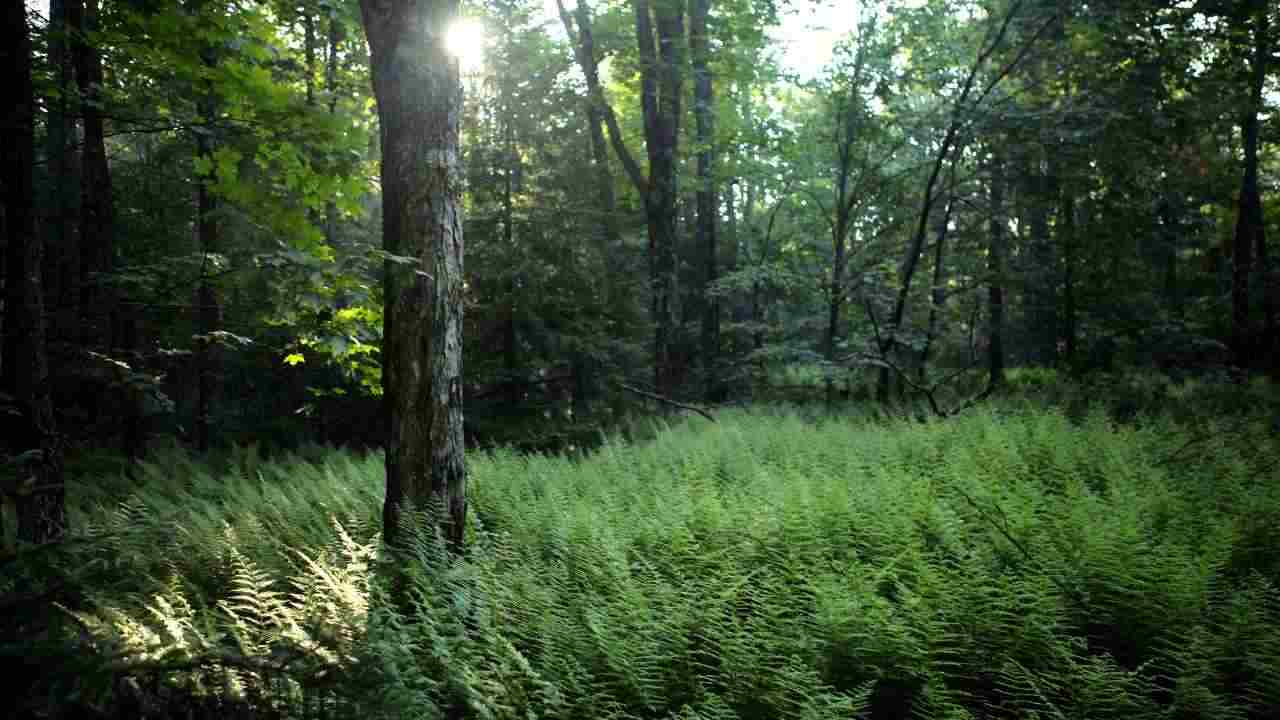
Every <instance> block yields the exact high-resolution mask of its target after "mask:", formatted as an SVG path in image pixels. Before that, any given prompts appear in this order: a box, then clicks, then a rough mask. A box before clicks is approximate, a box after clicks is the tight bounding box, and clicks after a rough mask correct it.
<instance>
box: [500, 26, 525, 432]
mask: <svg viewBox="0 0 1280 720" xmlns="http://www.w3.org/2000/svg"><path fill="white" fill-rule="evenodd" d="M510 40H511V39H510V38H507V42H508V44H509V43H510ZM503 95H504V98H503V101H504V102H503V105H504V107H503V112H502V116H501V118H500V119H499V122H500V123H502V126H503V127H502V147H503V169H502V241H503V247H505V248H506V252H507V253H509V257H511V258H515V257H516V254H515V253H516V244H515V214H514V211H515V202H514V198H515V175H516V173H517V172H519V170H518V169H517V167H516V165H517V163H519V162H520V158H519V156H518V155H517V154H516V148H515V129H514V127H513V126H512V123H511V115H512V113H511V107H510V98H509V97H505V96H506V95H507V86H505V85H504V86H503ZM507 272H508V275H507V281H506V295H507V298H506V307H505V308H504V309H503V315H504V317H503V328H502V369H503V372H504V373H505V374H506V382H507V403H508V405H509V406H510V407H513V408H514V407H515V406H516V405H517V404H518V403H519V402H520V395H521V392H522V389H521V384H520V383H518V382H517V378H516V373H517V369H518V368H519V365H520V338H519V335H518V334H517V333H516V272H517V269H516V267H511V268H509V269H508V271H507Z"/></svg>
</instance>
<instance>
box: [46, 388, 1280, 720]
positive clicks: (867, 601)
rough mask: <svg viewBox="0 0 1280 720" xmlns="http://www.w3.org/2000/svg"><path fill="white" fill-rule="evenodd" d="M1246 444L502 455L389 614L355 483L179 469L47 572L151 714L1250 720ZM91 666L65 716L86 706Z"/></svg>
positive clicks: (421, 560) (1278, 575)
mask: <svg viewBox="0 0 1280 720" xmlns="http://www.w3.org/2000/svg"><path fill="white" fill-rule="evenodd" d="M1189 392H1194V393H1199V394H1200V395H1201V396H1205V397H1207V396H1209V395H1211V394H1212V393H1211V392H1209V393H1206V392H1205V391H1204V389H1199V390H1196V389H1191V390H1189ZM1269 423H1270V419H1269V418H1265V417H1261V416H1259V415H1258V414H1257V413H1252V412H1251V413H1246V414H1244V415H1240V416H1237V417H1234V418H1221V419H1218V420H1214V421H1212V422H1210V424H1209V425H1208V426H1206V427H1196V426H1192V425H1190V424H1188V423H1186V422H1181V421H1177V420H1173V419H1170V418H1167V417H1160V416H1157V415H1147V414H1142V415H1139V416H1137V417H1136V418H1134V420H1133V421H1132V423H1131V424H1123V425H1122V424H1117V423H1116V422H1115V421H1114V420H1112V419H1111V418H1109V417H1108V415H1107V414H1106V413H1105V412H1104V411H1103V410H1102V408H1100V407H1097V406H1093V407H1083V406H1081V407H1078V408H1076V409H1075V410H1073V411H1072V412H1071V415H1068V414H1064V412H1063V411H1062V410H1061V409H1054V408H1046V407H1045V406H1043V405H1042V404H1040V403H1038V402H1035V401H1031V400H1024V401H1008V402H1003V403H1000V404H997V405H995V406H992V407H990V408H989V409H987V410H984V411H982V412H977V413H972V414H968V415H966V416H964V417H962V418H957V419H954V420H949V421H946V422H927V423H923V424H921V423H919V422H915V421H901V420H885V421H874V420H870V419H868V418H864V417H855V416H839V417H837V416H826V417H810V418H804V417H802V416H799V415H797V414H795V412H794V411H788V410H781V409H780V410H776V411H757V412H753V413H747V412H736V413H730V414H722V415H721V420H720V422H719V423H717V424H709V423H705V422H703V421H701V420H691V421H685V422H681V423H679V424H677V425H675V426H672V427H669V428H666V427H663V428H660V429H659V430H658V431H657V432H656V434H653V435H652V437H650V438H649V439H643V438H639V437H638V438H637V439H636V440H634V441H632V442H628V441H624V440H621V439H613V440H609V441H607V442H606V443H605V444H604V445H603V446H602V447H601V449H600V450H599V451H598V452H597V453H595V454H593V455H592V456H591V457H589V458H586V459H581V460H572V459H568V458H563V457H551V456H525V455H519V454H516V453H513V452H510V451H495V452H493V453H489V454H485V455H481V456H478V457H474V458H473V459H472V464H471V468H472V473H473V475H472V477H473V482H474V486H473V493H472V495H473V497H472V512H473V513H474V517H473V522H472V524H471V527H472V530H471V532H472V536H471V538H470V542H469V546H468V547H469V549H468V551H467V553H466V555H465V556H464V557H459V558H451V557H449V555H448V553H447V552H446V551H445V550H444V547H443V546H442V545H441V544H440V543H439V541H437V540H435V539H433V538H434V536H433V534H432V533H430V532H429V531H428V532H426V533H421V532H419V533H417V534H416V535H415V537H416V538H417V541H416V543H415V544H414V545H413V548H412V550H411V552H412V553H414V554H415V562H414V563H413V564H412V565H411V567H412V568H413V571H412V572H411V574H410V578H411V581H410V582H411V585H410V586H409V587H408V588H407V590H405V589H402V590H396V589H395V588H393V587H391V586H388V585H386V583H385V582H384V581H383V580H382V579H380V577H379V576H378V575H377V574H376V573H375V569H376V567H377V565H378V560H377V558H378V557H379V555H380V551H379V540H378V533H377V517H378V501H379V498H380V491H381V484H382V465H381V461H380V458H379V457H378V456H376V455H370V456H363V457H361V456H353V455H351V454H349V453H339V452H332V451H320V450H316V451H308V452H307V453H306V454H303V455H296V456H289V457H283V458H278V459H273V460H265V459H263V458H261V457H260V456H259V455H258V454H257V453H255V452H254V451H253V450H251V449H250V450H243V451H239V452H237V453H235V454H233V455H229V456H227V457H226V458H224V459H223V461H222V462H221V463H220V464H219V466H218V467H217V468H215V467H213V466H210V465H209V464H207V463H204V462H200V461H196V460H194V459H193V458H191V457H190V456H189V455H187V454H186V453H184V452H181V451H178V450H174V451H169V452H164V453H160V454H158V456H157V457H156V458H155V459H154V460H153V461H149V462H148V463H146V464H145V465H144V466H143V468H142V472H141V473H140V474H139V477H138V478H137V479H136V480H132V481H131V480H127V479H124V478H120V479H119V480H118V481H117V484H116V486H115V487H112V488H111V489H109V490H107V489H105V488H102V487H101V486H100V485H99V488H98V489H97V490H95V491H94V492H92V493H80V492H77V493H76V494H75V496H76V497H80V498H82V500H81V501H80V502H79V503H78V504H77V510H76V515H77V519H78V521H79V522H78V523H77V526H78V527H81V528H84V530H83V533H84V535H83V539H85V540H87V541H88V542H85V543H83V544H81V545H77V546H76V547H75V549H71V550H67V551H66V555H65V556H64V557H63V558H62V559H61V563H62V566H63V567H64V568H65V569H66V570H68V571H75V572H83V571H85V570H86V569H87V570H88V571H89V572H93V573H99V574H101V575H102V577H103V578H104V579H103V580H102V581H100V582H95V583H94V585H93V588H94V589H93V590H92V591H90V592H89V594H88V596H87V597H86V598H84V604H83V605H82V606H81V607H79V608H78V609H77V610H76V611H75V613H74V615H75V617H76V620H77V622H78V623H81V624H82V627H83V628H84V632H85V636H84V640H83V642H91V643H92V644H93V645H94V646H95V647H97V648H98V649H99V650H101V651H104V653H105V654H106V656H108V657H110V658H112V662H111V665H110V667H111V669H113V670H114V671H115V672H119V671H120V669H121V668H122V667H132V668H134V672H136V673H137V675H138V676H139V677H148V675H147V674H146V673H147V668H166V667H168V668H172V669H173V671H172V672H171V673H170V674H169V675H167V676H165V681H164V682H163V683H161V684H159V685H155V686H152V685H150V684H143V685H142V686H141V689H139V690H137V691H136V694H137V695H138V696H139V697H140V699H139V700H138V702H140V703H143V706H144V707H145V703H146V702H147V701H151V702H154V703H157V704H158V703H160V700H161V699H162V698H164V697H166V693H167V692H170V693H172V692H177V690H178V689H182V692H183V693H191V694H195V695H196V696H200V695H203V694H209V695H226V696H229V697H232V698H240V699H245V698H248V699H253V698H255V697H258V695H256V694H255V693H256V692H259V691H261V690H263V689H264V688H263V687H262V683H265V682H266V681H267V680H272V681H273V682H275V685H273V686H272V687H271V688H269V690H270V693H269V695H268V696H269V697H271V698H272V699H273V700H274V701H275V702H282V701H284V700H287V699H288V698H290V697H297V698H301V697H305V696H306V695H307V694H308V693H310V694H311V695H312V696H318V697H329V695H328V693H336V697H338V698H341V700H342V702H346V703H353V704H354V705H343V706H342V707H347V708H351V707H353V706H354V707H358V708H359V712H360V714H361V716H363V717H436V716H457V715H455V714H453V713H455V712H457V711H459V708H461V709H462V710H461V711H462V713H463V716H467V717H513V718H514V717H563V718H596V717H656V718H657V717H686V718H694V717H706V718H710V717H724V718H729V717H742V718H776V717H812V718H818V717H831V718H836V717H840V718H847V717H854V716H859V717H869V718H889V717H907V716H910V717H937V718H962V717H1008V718H1025V717H1116V718H1120V717H1123V718H1171V717H1206V718H1208V717H1213V718H1231V717H1237V718H1264V717H1272V716H1273V713H1274V711H1275V710H1276V709H1277V708H1280V656H1277V654H1276V648H1277V647H1280V636H1277V635H1276V633H1277V628H1278V627H1280V564H1277V558H1276V555H1275V553H1274V552H1273V548H1274V547H1275V546H1276V543H1277V542H1280V536H1277V528H1280V494H1277V485H1276V483H1275V482H1274V477H1275V474H1274V473H1275V468H1276V463H1277V462H1280V446H1278V445H1277V444H1276V440H1275V434H1274V432H1273V428H1271V427H1270V424H1269ZM1228 429H1230V432H1226V431H1227V430H1228ZM637 431H638V430H637ZM643 434H647V433H642V435H643ZM77 489H79V488H77ZM396 592H408V593H409V596H410V597H411V598H412V602H411V603H410V604H409V606H408V608H409V609H408V610H406V609H404V607H405V606H402V605H400V604H398V603H396V602H394V601H393V599H392V598H393V595H394V593H396ZM51 662H58V663H68V662H72V661H71V660H69V659H68V658H67V657H64V656H59V655H56V654H55V655H54V656H53V657H52V659H51ZM100 662H103V661H101V660H98V659H96V658H95V659H92V660H90V659H87V658H85V657H84V656H80V657H79V659H78V660H76V661H75V662H73V663H72V665H70V666H67V667H68V668H69V667H77V668H78V671H77V672H76V673H68V672H61V673H58V674H56V675H55V676H54V677H55V678H56V683H55V684H56V685H57V687H56V693H57V696H58V697H62V698H70V697H76V698H81V699H82V701H86V702H87V701H88V700H89V699H91V698H93V697H95V695H94V692H95V691H97V692H103V691H104V690H105V688H103V687H95V685H94V679H95V678H97V677H99V676H100V674H101V673H103V672H104V669H105V668H104V667H103V666H101V665H99V664H98V663H100ZM278 668H287V672H285V671H283V670H278ZM282 677H283V678H291V679H290V680H287V681H285V680H281V678H282ZM108 687H109V686H108ZM291 688H292V689H291ZM183 697H184V698H186V695H185V694H184V695H183ZM186 701H187V702H190V700H189V699H187V700H186ZM37 702H39V701H38V700H37ZM299 702H300V701H299ZM315 702H316V703H319V702H320V701H319V700H316V701H315ZM160 706H161V707H162V705H160ZM295 707H296V709H295V710H294V712H297V713H299V714H304V715H305V713H306V708H307V705H305V704H301V703H300V704H299V705H297V706H295ZM314 707H319V705H315V706H314ZM335 712H336V714H335V715H333V716H335V717H340V716H345V715H344V714H343V712H341V711H335Z"/></svg>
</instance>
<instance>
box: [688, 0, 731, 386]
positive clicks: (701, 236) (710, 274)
mask: <svg viewBox="0 0 1280 720" xmlns="http://www.w3.org/2000/svg"><path fill="white" fill-rule="evenodd" d="M710 12H711V0H692V11H691V17H690V28H689V30H690V36H689V46H690V50H691V51H692V53H693V74H694V114H695V121H696V125H697V142H698V193H697V205H698V219H697V230H696V235H697V246H698V247H699V248H702V250H703V252H704V253H705V257H704V262H705V263H706V264H705V267H704V276H703V303H704V304H703V317H702V366H703V372H704V373H705V375H706V390H705V391H706V396H707V399H708V400H712V401H715V400H718V399H720V397H721V396H722V395H723V393H722V391H721V383H720V381H719V379H718V378H717V376H716V371H717V367H716V365H717V362H718V361H719V356H720V300H719V299H718V298H717V297H715V296H714V295H712V294H711V292H710V290H711V286H712V285H713V284H714V283H715V281H716V279H717V278H718V277H719V272H718V267H717V266H718V264H719V263H718V261H719V253H720V249H719V247H718V245H717V242H718V241H717V238H716V217H717V216H718V215H719V213H720V207H719V203H718V202H717V193H716V188H715V178H714V176H713V173H712V169H713V167H712V166H713V163H714V160H715V158H714V151H713V145H714V143H715V133H714V120H715V115H714V108H713V103H714V100H715V98H714V96H713V92H712V79H711V68H710V67H708V64H707V61H708V56H709V54H710V48H709V41H708V37H707V16H708V15H709V14H710Z"/></svg>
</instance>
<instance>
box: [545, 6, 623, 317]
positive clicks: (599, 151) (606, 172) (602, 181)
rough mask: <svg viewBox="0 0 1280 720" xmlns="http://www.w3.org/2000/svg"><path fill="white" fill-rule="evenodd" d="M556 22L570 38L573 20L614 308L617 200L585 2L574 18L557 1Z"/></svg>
mask: <svg viewBox="0 0 1280 720" xmlns="http://www.w3.org/2000/svg"><path fill="white" fill-rule="evenodd" d="M557 5H558V7H559V9H560V19H561V21H562V22H563V23H564V29H565V33H566V34H567V35H568V36H569V37H570V38H574V37H575V33H574V25H575V18H576V25H577V33H576V42H575V43H574V54H575V57H576V58H577V60H578V66H579V67H580V68H581V69H582V73H583V75H584V76H585V77H586V78H587V89H588V97H587V130H588V132H589V135H590V137H591V163H592V167H593V168H594V169H595V174H596V185H597V187H596V192H597V193H598V195H597V203H598V204H599V206H600V226H599V228H598V230H597V233H596V241H597V243H598V245H599V248H600V254H601V259H602V260H603V263H604V268H605V278H604V283H605V301H606V304H607V305H608V306H609V307H613V306H614V299H615V295H614V293H615V292H616V287H615V285H616V283H617V281H618V278H619V275H620V274H621V272H622V266H621V263H620V261H621V253H620V251H621V236H622V233H621V232H620V231H619V229H618V200H617V195H616V193H615V191H614V187H613V171H612V170H611V169H610V167H609V146H608V143H607V142H606V140H605V135H604V125H605V122H606V112H608V109H607V107H606V106H605V105H604V102H603V99H604V96H603V95H602V94H601V93H602V90H601V88H600V72H599V68H598V67H597V63H596V49H595V36H594V35H593V34H592V32H591V15H590V13H589V12H588V10H587V6H586V2H585V0H578V5H577V8H576V9H575V11H574V13H575V14H574V16H572V17H571V16H570V15H569V12H568V10H566V9H565V7H564V3H563V0H557Z"/></svg>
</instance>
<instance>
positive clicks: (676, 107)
mask: <svg viewBox="0 0 1280 720" xmlns="http://www.w3.org/2000/svg"><path fill="white" fill-rule="evenodd" d="M635 17H636V41H637V44H638V45H639V48H640V68H641V107H642V109H643V111H644V127H645V149H646V151H647V153H648V156H649V182H648V192H647V193H645V200H646V202H645V216H646V219H647V221H648V229H649V259H650V264H649V268H650V270H649V282H650V289H651V298H650V302H651V306H650V314H651V316H652V317H653V324H654V331H653V332H654V336H653V355H654V370H653V374H654V387H655V389H656V390H657V392H658V394H659V395H664V396H667V397H672V396H673V395H674V392H673V390H674V385H675V379H676V372H675V367H674V363H673V357H672V352H671V344H672V342H673V340H674V335H675V299H676V288H677V286H676V243H677V237H678V235H677V222H676V200H677V197H678V187H677V184H676V177H677V172H676V170H677V163H676V160H677V152H678V150H679V144H680V118H681V101H682V98H683V92H684V91H683V86H684V82H683V75H682V68H681V64H682V63H683V57H684V52H683V49H682V45H683V43H684V40H685V38H684V8H683V6H682V4H681V3H679V2H676V0H656V5H655V6H654V7H653V9H652V11H651V10H650V1H649V0H635ZM655 26H656V30H657V48H656V49H655V47H654V40H655V34H654V29H655Z"/></svg>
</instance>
